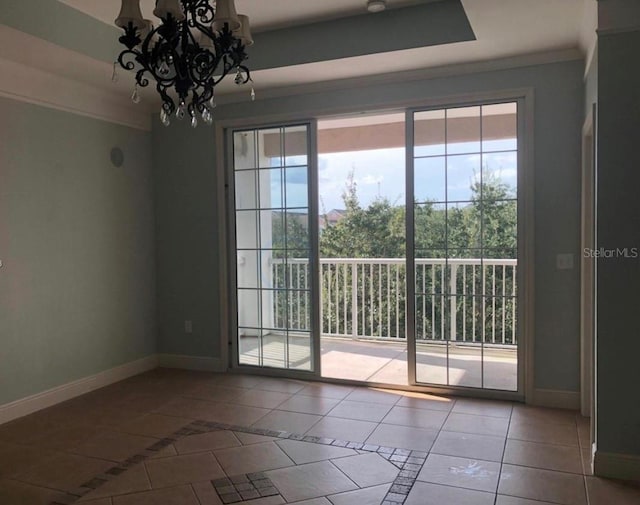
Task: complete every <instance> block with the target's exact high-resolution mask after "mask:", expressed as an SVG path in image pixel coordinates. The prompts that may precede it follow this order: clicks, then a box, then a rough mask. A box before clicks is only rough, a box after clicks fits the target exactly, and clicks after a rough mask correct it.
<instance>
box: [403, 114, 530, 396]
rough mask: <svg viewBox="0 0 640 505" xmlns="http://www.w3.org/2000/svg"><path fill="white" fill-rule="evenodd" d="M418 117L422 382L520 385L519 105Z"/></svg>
mask: <svg viewBox="0 0 640 505" xmlns="http://www.w3.org/2000/svg"><path fill="white" fill-rule="evenodd" d="M409 121H410V123H411V124H410V128H409V131H412V132H413V135H412V138H410V139H409V141H410V142H411V143H412V146H411V147H412V149H410V150H409V152H410V153H413V155H412V156H410V158H409V160H408V173H407V185H408V188H410V191H409V195H412V196H410V197H409V198H408V199H407V203H408V205H409V206H412V208H411V209H408V212H407V215H408V229H409V231H410V232H412V235H413V236H412V239H411V241H410V243H411V247H410V250H408V251H407V253H408V261H409V262H410V265H411V268H409V269H408V271H409V272H410V274H411V277H412V278H411V279H409V280H408V289H409V296H410V298H411V302H410V304H409V308H410V309H411V312H412V314H411V316H410V317H412V318H413V319H412V321H411V322H410V324H409V327H410V328H412V332H413V334H414V335H413V336H414V339H415V344H414V353H412V354H413V355H414V356H415V363H413V366H414V367H415V368H414V371H415V382H416V383H419V384H433V385H440V386H460V387H470V388H485V389H498V390H505V391H517V389H518V360H517V356H518V353H517V345H518V341H517V336H518V332H517V321H516V312H517V311H516V306H517V295H518V294H517V282H516V281H517V261H518V260H517V258H518V254H517V252H518V250H517V244H518V224H517V215H518V205H517V202H518V200H517V192H518V187H517V180H518V159H519V156H518V128H517V124H518V104H517V103H516V102H509V103H499V104H489V105H477V106H472V107H452V108H442V109H438V110H428V111H417V112H413V113H410V114H409Z"/></svg>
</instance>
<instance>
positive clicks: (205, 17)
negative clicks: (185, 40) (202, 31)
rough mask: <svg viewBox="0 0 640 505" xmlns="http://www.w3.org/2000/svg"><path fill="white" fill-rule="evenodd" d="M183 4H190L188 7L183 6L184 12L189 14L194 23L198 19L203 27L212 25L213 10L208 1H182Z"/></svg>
mask: <svg viewBox="0 0 640 505" xmlns="http://www.w3.org/2000/svg"><path fill="white" fill-rule="evenodd" d="M184 4H190V5H189V7H187V6H186V5H185V12H187V11H188V12H190V13H191V15H192V19H193V20H194V21H196V20H197V19H199V20H200V23H202V24H205V25H210V24H211V23H213V19H214V17H215V10H214V8H213V6H212V5H211V4H210V3H209V0H183V5H184Z"/></svg>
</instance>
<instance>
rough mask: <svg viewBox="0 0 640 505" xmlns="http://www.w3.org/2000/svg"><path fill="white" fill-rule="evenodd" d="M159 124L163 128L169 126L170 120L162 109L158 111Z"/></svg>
mask: <svg viewBox="0 0 640 505" xmlns="http://www.w3.org/2000/svg"><path fill="white" fill-rule="evenodd" d="M160 122H161V123H162V124H163V125H164V126H169V125H170V124H171V120H170V119H169V114H167V111H166V110H164V107H162V109H160Z"/></svg>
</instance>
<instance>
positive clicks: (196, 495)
mask: <svg viewBox="0 0 640 505" xmlns="http://www.w3.org/2000/svg"><path fill="white" fill-rule="evenodd" d="M189 486H190V487H191V492H192V493H193V494H194V496H195V497H196V501H197V502H198V503H199V504H200V505H204V503H202V500H200V496H198V493H196V490H195V488H194V487H193V483H190V484H189Z"/></svg>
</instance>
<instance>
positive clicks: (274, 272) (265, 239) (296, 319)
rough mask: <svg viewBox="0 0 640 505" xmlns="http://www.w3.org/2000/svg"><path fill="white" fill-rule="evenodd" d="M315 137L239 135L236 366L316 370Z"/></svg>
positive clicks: (294, 129)
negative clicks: (312, 185) (310, 149)
mask: <svg viewBox="0 0 640 505" xmlns="http://www.w3.org/2000/svg"><path fill="white" fill-rule="evenodd" d="M309 134H310V131H309V126H308V125H300V126H283V127H278V128H268V129H250V130H240V131H234V132H233V133H232V135H233V168H234V170H233V172H234V195H235V244H236V255H237V269H236V307H237V317H236V323H237V324H236V327H237V341H236V346H235V347H236V350H237V352H236V357H237V363H236V365H251V366H258V367H272V368H280V369H297V370H306V371H313V370H314V366H313V362H314V361H313V355H314V352H313V348H314V346H313V340H312V338H311V334H312V321H313V319H314V317H313V304H312V299H313V296H312V290H313V282H312V268H311V264H312V262H311V257H312V254H311V244H312V241H311V239H310V237H311V227H310V224H311V220H310V215H311V211H310V208H309V202H310V201H311V198H310V186H309V180H310V177H309V164H308V160H309V159H310V157H309V153H308V146H309V144H310V142H309Z"/></svg>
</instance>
